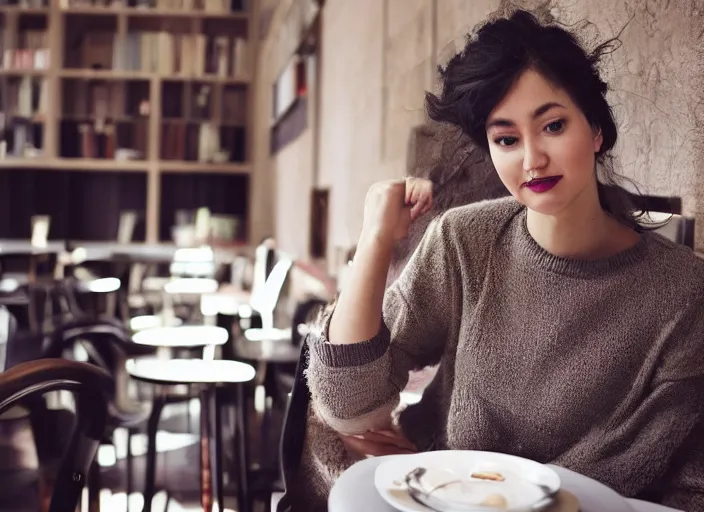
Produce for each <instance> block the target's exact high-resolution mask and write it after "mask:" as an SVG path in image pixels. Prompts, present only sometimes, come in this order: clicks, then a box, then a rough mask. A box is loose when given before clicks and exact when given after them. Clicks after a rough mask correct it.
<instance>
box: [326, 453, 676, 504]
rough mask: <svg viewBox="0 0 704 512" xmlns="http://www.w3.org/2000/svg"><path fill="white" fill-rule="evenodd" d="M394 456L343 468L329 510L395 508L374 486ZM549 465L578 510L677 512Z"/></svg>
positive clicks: (371, 459) (330, 497)
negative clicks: (378, 470) (382, 467)
mask: <svg viewBox="0 0 704 512" xmlns="http://www.w3.org/2000/svg"><path fill="white" fill-rule="evenodd" d="M393 457H399V455H389V456H386V457H373V458H369V459H365V460H363V461H361V462H358V463H356V464H354V465H353V466H351V467H350V468H349V469H348V470H347V471H345V472H344V473H343V474H342V476H340V478H338V480H337V482H335V485H334V486H333V488H332V490H331V491H330V496H329V498H328V512H359V511H360V510H363V511H364V512H397V509H396V508H394V507H392V506H391V505H389V504H388V503H386V502H385V501H384V500H383V499H382V497H381V496H380V495H379V493H378V492H377V490H376V487H375V486H374V472H375V471H376V468H377V467H378V466H379V465H380V464H382V463H383V462H386V461H388V460H389V459H391V458H393ZM400 457H403V455H400ZM549 467H550V468H552V469H553V470H554V471H555V472H556V473H557V474H558V476H559V477H560V481H561V487H562V489H564V490H566V491H569V492H570V493H572V494H573V495H574V496H575V497H576V498H577V500H578V501H579V507H580V508H579V510H580V512H606V511H608V512H678V511H677V510H676V509H673V508H669V507H663V506H661V505H655V504H653V503H646V502H644V501H640V500H630V499H626V498H623V497H622V496H620V495H619V494H618V493H616V491H614V490H612V489H610V488H609V487H607V486H605V485H603V484H601V483H599V482H597V481H596V480H592V479H591V478H587V477H586V476H582V475H580V474H578V473H575V472H574V471H570V470H569V469H565V468H561V467H559V466H554V465H549ZM419 510H421V509H420V507H419Z"/></svg>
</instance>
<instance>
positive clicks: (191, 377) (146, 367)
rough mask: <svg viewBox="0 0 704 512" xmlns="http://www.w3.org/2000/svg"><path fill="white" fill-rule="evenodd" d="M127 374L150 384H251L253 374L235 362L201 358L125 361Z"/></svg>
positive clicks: (152, 358) (246, 367)
mask: <svg viewBox="0 0 704 512" xmlns="http://www.w3.org/2000/svg"><path fill="white" fill-rule="evenodd" d="M126 368H127V372H128V373H129V374H130V375H131V376H132V377H133V378H135V379H137V380H141V381H145V382H150V383H152V384H220V383H228V384H235V383H239V382H249V381H251V380H252V379H253V378H254V376H255V374H256V372H255V370H254V368H253V367H252V366H251V365H248V364H246V363H241V362H239V361H223V360H204V359H159V358H156V357H141V358H136V359H129V360H128V361H127V363H126Z"/></svg>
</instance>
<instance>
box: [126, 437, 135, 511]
mask: <svg viewBox="0 0 704 512" xmlns="http://www.w3.org/2000/svg"><path fill="white" fill-rule="evenodd" d="M133 432H134V429H133V428H132V427H128V428H127V458H126V460H125V462H126V466H127V469H126V471H125V473H126V474H125V477H126V478H127V485H126V486H125V491H126V493H127V512H129V510H130V495H131V494H132V491H133V487H132V471H133V463H134V459H133V457H132V434H133Z"/></svg>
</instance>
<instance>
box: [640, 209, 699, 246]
mask: <svg viewBox="0 0 704 512" xmlns="http://www.w3.org/2000/svg"><path fill="white" fill-rule="evenodd" d="M647 217H649V219H650V220H651V221H652V222H661V223H662V226H661V227H659V228H657V229H656V230H655V232H656V233H658V234H660V235H662V236H664V237H665V238H667V239H668V240H672V241H673V242H675V243H678V244H682V245H686V246H687V247H689V248H691V249H694V219H693V218H691V217H684V216H682V215H678V214H670V213H661V212H648V214H647Z"/></svg>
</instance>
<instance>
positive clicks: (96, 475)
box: [88, 457, 101, 512]
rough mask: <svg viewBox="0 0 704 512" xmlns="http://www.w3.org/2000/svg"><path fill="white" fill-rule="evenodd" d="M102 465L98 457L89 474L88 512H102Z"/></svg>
mask: <svg viewBox="0 0 704 512" xmlns="http://www.w3.org/2000/svg"><path fill="white" fill-rule="evenodd" d="M100 487H101V485H100V465H99V464H98V461H97V457H96V460H93V464H91V466H90V472H89V473H88V512H99V511H100Z"/></svg>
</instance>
